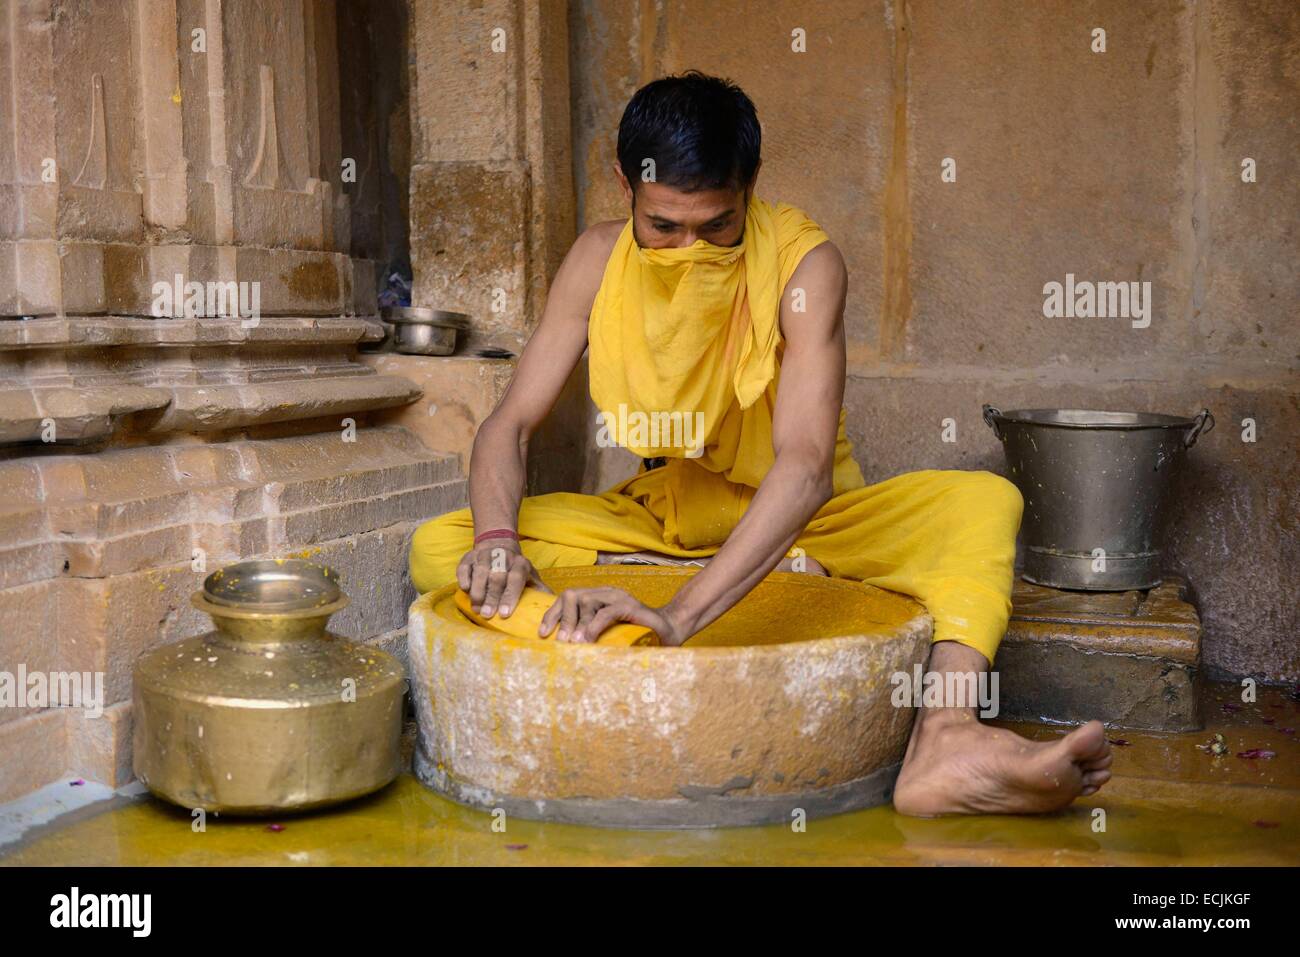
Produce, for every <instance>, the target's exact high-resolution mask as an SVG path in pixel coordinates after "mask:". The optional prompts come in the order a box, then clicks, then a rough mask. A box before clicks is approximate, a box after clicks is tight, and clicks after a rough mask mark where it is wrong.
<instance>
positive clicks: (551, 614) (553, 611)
mask: <svg viewBox="0 0 1300 957" xmlns="http://www.w3.org/2000/svg"><path fill="white" fill-rule="evenodd" d="M563 609H564V605H563V604H561V603H560V599H558V598H557V599H555V601H553V602H551V607H550V608H548V609H546V614H544V615H542V620H541V621H540V622H539V623H538V625H537V637H539V638H545V637H546V636H547V635H549V634H550V633H551V632H552V631H553V630H554V629H555V623H556V622H557V621H559V620H560V612H561V611H562V610H563Z"/></svg>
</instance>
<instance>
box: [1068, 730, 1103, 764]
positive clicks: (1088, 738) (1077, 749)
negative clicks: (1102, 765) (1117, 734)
mask: <svg viewBox="0 0 1300 957" xmlns="http://www.w3.org/2000/svg"><path fill="white" fill-rule="evenodd" d="M1060 743H1061V747H1063V748H1065V750H1066V751H1067V752H1068V753H1069V755H1070V757H1071V759H1072V760H1073V761H1075V763H1077V764H1088V763H1090V762H1093V761H1100V760H1101V759H1102V758H1104V757H1105V756H1106V755H1108V754H1109V753H1110V745H1109V744H1107V743H1106V729H1105V728H1104V727H1102V724H1101V722H1100V721H1089V722H1088V723H1087V724H1085V725H1084V726H1083V727H1081V728H1075V729H1074V730H1073V731H1071V732H1070V733H1069V734H1067V735H1066V736H1065V737H1064V738H1062V739H1061V742H1060Z"/></svg>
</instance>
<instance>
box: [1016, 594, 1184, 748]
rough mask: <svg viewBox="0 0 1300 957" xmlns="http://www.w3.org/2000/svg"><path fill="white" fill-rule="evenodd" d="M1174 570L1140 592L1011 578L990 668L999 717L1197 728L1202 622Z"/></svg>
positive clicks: (1168, 729) (1164, 729)
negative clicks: (1003, 628)
mask: <svg viewBox="0 0 1300 957" xmlns="http://www.w3.org/2000/svg"><path fill="white" fill-rule="evenodd" d="M1186 593H1187V586H1186V583H1185V582H1184V581H1183V580H1182V579H1180V578H1176V577H1173V576H1166V577H1165V580H1164V582H1162V583H1161V584H1160V585H1159V586H1158V587H1156V588H1153V589H1150V590H1149V591H1126V592H1076V591H1065V590H1062V589H1057V588H1047V587H1044V586H1042V585H1032V584H1030V583H1028V582H1025V581H1021V580H1017V581H1016V585H1015V588H1014V590H1013V592H1012V604H1013V611H1012V613H1011V623H1010V625H1009V626H1008V628H1007V634H1006V637H1005V638H1003V640H1002V645H1001V646H1000V647H999V648H998V654H997V660H996V661H995V662H994V667H995V668H996V669H997V670H998V671H999V673H1000V684H1001V688H1000V691H1001V713H1000V714H999V717H1000V718H1005V719H1008V720H1015V719H1024V720H1045V721H1061V722H1069V723H1077V722H1083V721H1088V720H1090V719H1092V718H1096V719H1098V720H1100V721H1102V722H1103V723H1105V724H1106V725H1107V726H1108V727H1114V728H1145V729H1152V730H1157V731H1192V730H1196V729H1198V728H1200V727H1201V719H1200V712H1199V708H1198V690H1199V687H1200V639H1201V622H1200V618H1199V617H1198V615H1197V613H1196V609H1195V608H1194V607H1193V606H1192V605H1191V604H1189V603H1188V602H1187V600H1186Z"/></svg>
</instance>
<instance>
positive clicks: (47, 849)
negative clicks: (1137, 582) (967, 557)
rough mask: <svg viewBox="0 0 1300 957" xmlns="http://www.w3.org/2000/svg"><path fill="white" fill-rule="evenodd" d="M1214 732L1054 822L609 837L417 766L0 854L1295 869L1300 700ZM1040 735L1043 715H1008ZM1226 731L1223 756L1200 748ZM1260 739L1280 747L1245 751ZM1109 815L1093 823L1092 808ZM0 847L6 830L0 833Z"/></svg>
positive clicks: (1132, 736)
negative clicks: (236, 810)
mask: <svg viewBox="0 0 1300 957" xmlns="http://www.w3.org/2000/svg"><path fill="white" fill-rule="evenodd" d="M1205 718H1206V729H1205V730H1204V731H1198V732H1188V733H1179V734H1168V733H1158V732H1143V731H1123V732H1120V731H1116V732H1114V733H1112V735H1111V739H1112V741H1114V742H1115V744H1116V758H1115V765H1114V770H1115V777H1114V779H1113V780H1112V781H1111V782H1110V783H1109V784H1108V785H1107V786H1106V787H1105V788H1104V789H1103V790H1102V791H1101V792H1100V793H1099V794H1098V795H1097V796H1096V797H1094V798H1092V799H1089V800H1084V801H1080V802H1077V803H1076V804H1075V805H1074V806H1072V807H1071V808H1069V809H1068V810H1066V811H1064V812H1062V813H1060V814H1055V815H1050V816H1046V817H1038V818H1030V817H1018V818H1011V817H985V818H947V819H938V820H918V819H915V818H906V817H902V816H900V815H898V814H895V813H894V811H893V809H892V808H889V807H880V808H874V809H872V810H868V811H860V812H857V813H854V814H844V815H841V816H838V817H834V818H828V819H825V820H820V821H810V822H808V826H807V831H806V832H804V833H796V832H793V831H792V830H791V829H790V828H789V827H785V826H771V827H761V828H736V829H729V830H715V831H615V830H602V829H596V828H583V827H576V826H572V825H559V824H540V823H534V822H529V821H510V822H508V824H507V828H506V831H505V832H504V833H500V832H494V831H493V830H492V818H491V816H489V815H486V814H483V813H480V812H477V811H471V810H468V809H466V808H463V807H460V806H459V805H456V804H452V803H450V802H448V801H446V800H444V799H442V798H440V797H438V796H436V795H435V794H433V793H431V792H429V791H427V790H425V789H424V788H423V787H422V786H421V785H420V784H418V783H417V782H416V781H415V780H414V779H413V778H412V777H410V776H409V775H403V776H402V777H401V778H400V779H399V780H398V781H397V782H395V783H394V784H393V785H391V786H390V787H388V788H386V789H385V790H384V791H382V792H380V793H379V794H377V795H375V796H373V797H371V798H367V799H365V800H362V801H359V802H356V803H354V804H351V805H348V806H346V807H344V808H340V809H337V810H333V811H329V812H322V813H317V814H313V815H309V816H302V817H286V818H283V819H279V820H275V821H268V820H258V821H237V820H233V819H226V820H221V819H218V818H210V819H209V821H208V826H207V829H206V831H204V832H201V833H195V832H194V831H193V830H192V829H191V819H190V817H189V815H188V813H187V812H185V811H182V810H178V809H175V808H172V807H170V806H168V805H165V804H162V803H160V802H158V801H155V800H153V799H152V798H147V797H145V798H135V799H123V798H117V799H115V800H114V801H105V802H103V803H102V804H99V805H91V806H89V807H85V808H83V809H81V810H80V811H78V812H76V814H75V815H72V816H70V817H69V818H64V819H60V820H55V821H54V822H52V823H51V824H49V825H46V826H44V827H41V828H36V829H33V831H32V832H30V833H29V834H28V835H27V836H26V837H24V838H22V839H20V840H18V841H17V842H16V843H12V844H9V845H8V846H7V847H0V865H38V866H39V865H52V866H64V865H156V864H169V865H171V864H179V865H204V866H211V865H222V864H237V865H296V864H349V865H448V864H487V865H514V864H569V865H583V864H737V865H744V864H787V865H804V864H824V865H853V864H890V865H925V864H1018V865H1042V864H1120V865H1125V864H1154V865H1162V864H1168V865H1183V864H1247V865H1249V864H1258V865H1291V866H1294V865H1297V864H1300V735H1297V733H1296V731H1297V730H1300V700H1296V698H1295V697H1293V696H1292V695H1291V694H1289V693H1288V692H1287V691H1286V690H1285V689H1277V688H1266V689H1261V692H1260V700H1259V701H1258V702H1256V703H1253V704H1241V703H1240V691H1239V689H1237V688H1235V687H1234V686H1231V685H1215V686H1210V687H1209V689H1208V694H1207V697H1206V701H1205ZM1006 726H1008V727H1013V728H1015V729H1016V730H1018V731H1020V732H1022V733H1024V734H1028V735H1030V736H1031V737H1035V738H1049V737H1052V736H1054V735H1059V734H1063V733H1064V732H1065V730H1066V729H1065V728H1062V727H1056V726H1050V725H1043V724H1010V723H1008V724H1006ZM1215 734H1222V735H1223V744H1224V746H1226V748H1227V752H1226V753H1224V754H1222V755H1215V754H1213V753H1211V752H1210V751H1209V750H1205V749H1203V748H1204V746H1206V745H1208V744H1209V743H1210V742H1211V741H1212V740H1213V739H1214V735H1215ZM1252 749H1260V750H1262V751H1265V752H1272V753H1273V755H1274V756H1273V757H1257V758H1246V757H1240V756H1239V754H1240V753H1242V752H1249V751H1251V750H1252ZM1095 808H1102V809H1104V810H1105V812H1106V819H1105V830H1104V831H1096V830H1094V829H1093V827H1094V823H1093V822H1094V820H1095V816H1094V809H1095ZM3 840H4V838H3V837H0V842H2V841H3Z"/></svg>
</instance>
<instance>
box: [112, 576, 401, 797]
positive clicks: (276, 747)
mask: <svg viewBox="0 0 1300 957" xmlns="http://www.w3.org/2000/svg"><path fill="white" fill-rule="evenodd" d="M192 601H193V603H194V606H195V607H196V608H198V609H200V610H201V611H204V612H206V613H207V614H209V615H211V616H212V619H213V622H214V623H215V624H216V630H215V631H211V632H208V633H207V634H205V635H201V636H199V637H197V638H189V639H186V640H185V641H180V642H177V643H175V644H170V645H164V646H163V647H161V648H158V649H155V650H154V651H151V652H149V653H148V654H145V655H142V656H141V657H140V659H139V661H138V662H137V663H136V666H135V682H134V684H135V688H134V702H135V703H134V720H135V739H134V751H135V756H134V763H135V773H136V776H137V777H138V778H139V779H140V780H141V781H142V782H143V783H144V784H145V785H146V786H148V788H149V789H150V790H151V791H152V792H153V793H154V794H156V795H158V796H159V797H162V798H165V799H166V800H168V801H171V802H173V803H174V804H179V805H181V806H182V807H187V808H203V809H204V810H209V811H219V812H222V813H230V814H264V813H273V812H281V811H287V810H305V809H308V808H314V807H321V806H323V805H327V804H334V803H337V802H339V801H346V800H348V799H350V798H355V797H359V796H361V795H363V794H368V793H370V792H371V791H375V790H378V789H379V788H381V787H383V786H384V785H385V784H387V783H388V782H390V781H391V780H393V778H394V777H396V776H397V772H398V770H399V742H400V738H401V729H402V695H403V693H404V691H405V676H404V672H403V669H402V665H401V663H400V662H399V661H398V660H397V659H396V658H394V657H393V656H392V655H390V654H388V653H387V652H385V651H381V650H380V649H378V648H372V647H369V646H366V645H361V644H357V643H356V642H352V641H348V640H347V639H344V638H340V637H338V636H337V635H333V634H330V633H329V632H328V631H326V630H325V624H326V622H327V621H328V620H329V617H330V616H331V615H333V614H334V613H335V612H337V611H340V610H341V609H343V608H344V607H345V606H346V605H347V604H348V599H347V596H345V595H344V594H343V593H342V591H341V590H340V589H339V586H338V577H337V575H336V574H335V573H334V571H333V570H332V569H329V568H326V567H324V566H322V565H317V564H314V563H311V562H305V561H299V560H292V559H267V560H262V561H248V562H240V563H238V564H235V565H231V566H228V567H227V568H224V569H221V570H220V571H217V572H214V573H213V574H212V575H209V576H208V578H207V579H206V581H205V582H204V587H203V589H202V590H201V591H198V592H195V594H194V596H193V598H192Z"/></svg>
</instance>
